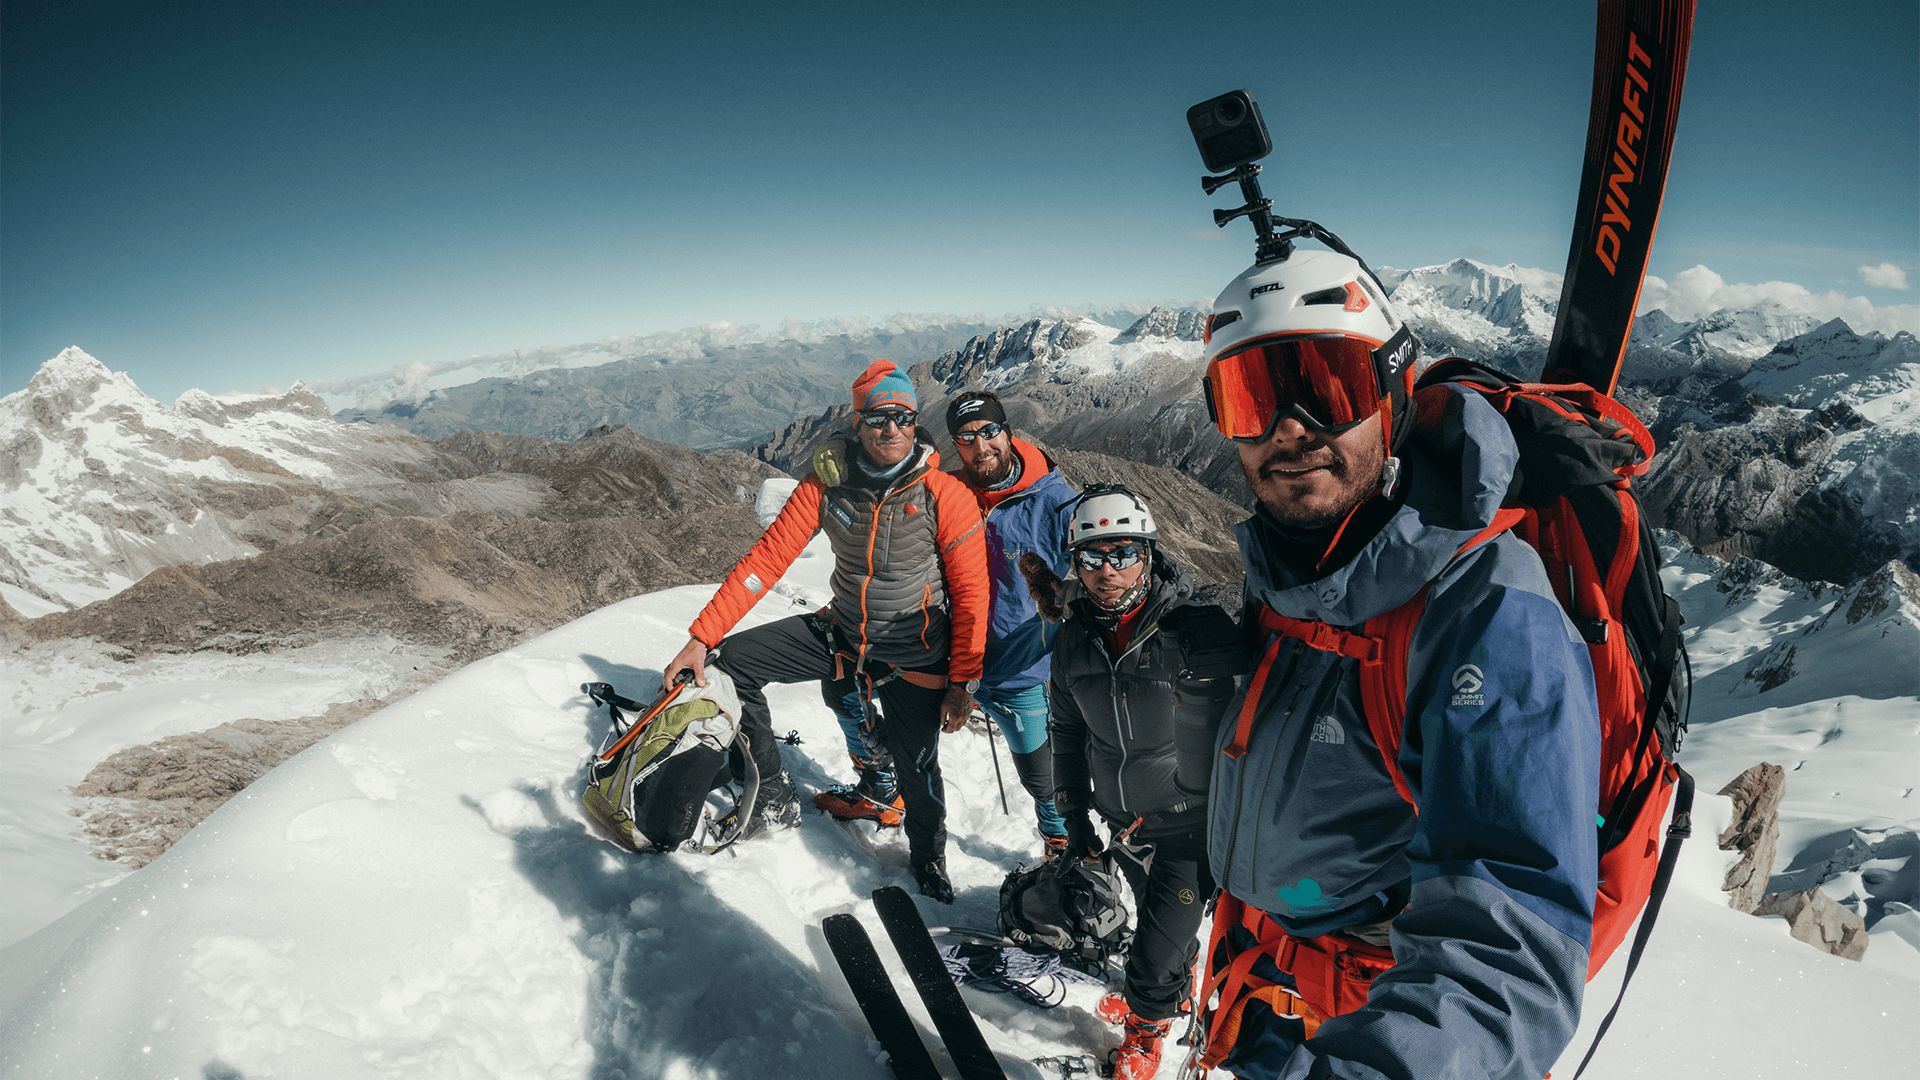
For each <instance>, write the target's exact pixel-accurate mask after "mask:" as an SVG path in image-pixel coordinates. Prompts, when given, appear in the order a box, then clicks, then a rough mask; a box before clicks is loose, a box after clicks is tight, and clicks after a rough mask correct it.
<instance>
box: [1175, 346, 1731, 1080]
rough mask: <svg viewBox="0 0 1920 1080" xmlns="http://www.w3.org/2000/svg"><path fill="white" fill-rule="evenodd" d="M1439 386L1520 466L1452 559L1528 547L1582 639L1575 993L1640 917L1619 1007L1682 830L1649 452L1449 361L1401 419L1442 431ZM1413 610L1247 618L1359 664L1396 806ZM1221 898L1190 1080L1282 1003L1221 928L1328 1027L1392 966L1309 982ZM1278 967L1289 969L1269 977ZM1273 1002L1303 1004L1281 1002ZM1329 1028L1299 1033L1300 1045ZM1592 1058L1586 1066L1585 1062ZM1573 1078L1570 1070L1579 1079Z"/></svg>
mask: <svg viewBox="0 0 1920 1080" xmlns="http://www.w3.org/2000/svg"><path fill="white" fill-rule="evenodd" d="M1442 383H1455V384H1458V385H1463V386H1467V387H1470V388H1472V389H1473V390H1474V391H1476V392H1478V393H1480V394H1481V395H1482V396H1483V397H1484V398H1485V400H1486V402H1487V403H1488V404H1489V405H1492V406H1493V407H1494V409H1495V410H1497V411H1498V412H1499V413H1500V414H1501V416H1503V417H1504V418H1505V419H1506V421H1507V424H1508V427H1509V428H1510V429H1511V431H1512V433H1513V437H1514V442H1515V443H1516V444H1517V446H1518V447H1519V451H1520V456H1519V466H1518V468H1517V469H1516V472H1515V483H1514V489H1513V491H1511V492H1510V493H1509V495H1508V499H1507V503H1508V505H1507V506H1505V507H1503V508H1502V509H1501V510H1500V511H1499V513H1498V514H1497V515H1496V517H1495V520H1494V522H1493V524H1492V525H1491V526H1490V527H1489V528H1488V529H1487V530H1486V531H1484V532H1482V533H1481V534H1480V535H1479V536H1477V537H1475V538H1474V539H1473V540H1471V541H1469V542H1468V543H1467V545H1466V546H1465V547H1463V548H1462V549H1461V550H1462V551H1463V552H1464V551H1467V550H1471V549H1472V548H1474V547H1476V546H1478V545H1480V544H1482V543H1485V542H1486V541H1488V540H1491V539H1492V538H1493V537H1495V536H1497V535H1499V534H1500V533H1501V532H1505V531H1508V530H1511V531H1512V532H1513V533H1514V535H1516V536H1518V537H1520V538H1521V539H1523V540H1525V541H1526V542H1527V543H1528V544H1530V545H1532V546H1533V548H1534V549H1535V550H1536V551H1538V552H1539V554H1540V559H1541V561H1542V562H1543V563H1544V564H1545V565H1546V570H1547V577H1548V579H1549V581H1551V583H1552V585H1553V590H1554V595H1555V597H1556V598H1557V599H1558V600H1559V601H1560V606H1561V607H1562V608H1564V609H1565V610H1566V612H1567V615H1568V617H1569V618H1570V619H1571V620H1572V622H1573V625H1574V627H1575V628H1576V629H1577V630H1579V632H1580V634H1581V636H1582V637H1583V638H1584V639H1585V640H1586V642H1587V650H1588V653H1589V655H1590V656H1591V658H1592V661H1593V675H1594V686H1595V690H1596V691H1597V696H1598V699H1599V705H1600V732H1601V744H1602V756H1601V759H1600V762H1601V764H1600V803H1599V806H1598V807H1596V808H1595V809H1596V814H1597V827H1598V828H1599V832H1600V835H1599V849H1600V887H1599V891H1598V895H1597V896H1596V898H1595V904H1594V918H1593V941H1592V945H1591V947H1590V949H1589V954H1588V955H1589V962H1588V967H1587V977H1588V979H1592V977H1593V976H1594V974H1596V973H1597V972H1598V971H1599V970H1600V968H1601V967H1602V966H1603V965H1604V964H1605V963H1606V961H1607V958H1608V957H1610V956H1612V955H1613V952H1614V950H1615V949H1616V948H1617V947H1618V946H1619V945H1620V942H1621V941H1622V940H1623V939H1624V938H1625V937H1626V933H1627V929H1628V928H1629V927H1630V926H1632V925H1633V921H1634V919H1635V918H1636V917H1638V916H1639V915H1640V912H1641V910H1642V909H1643V908H1644V909H1645V910H1646V918H1645V919H1643V920H1641V923H1640V930H1639V933H1638V934H1637V935H1635V938H1634V943H1633V948H1632V950H1631V952H1630V953H1629V954H1628V960H1627V970H1626V979H1624V980H1622V983H1621V987H1620V993H1621V996H1622V997H1624V996H1625V994H1626V981H1627V980H1631V979H1632V978H1633V969H1634V968H1635V967H1637V966H1638V964H1639V961H1640V955H1641V953H1642V952H1643V951H1644V949H1645V948H1646V943H1647V938H1648V935H1649V934H1651V932H1652V930H1653V923H1654V918H1655V916H1656V915H1657V914H1658V912H1659V910H1660V901H1661V899H1662V897H1664V896H1665V894H1666V888H1667V882H1668V880H1669V879H1670V878H1671V877H1672V874H1673V865H1674V862H1675V861H1676V860H1677V858H1678V857H1679V852H1680V842H1681V841H1682V840H1684V839H1685V838H1686V837H1687V836H1688V835H1690V833H1691V831H1692V830H1691V827H1690V825H1691V810H1692V806H1693V778H1692V777H1691V776H1688V775H1687V774H1686V772H1685V771H1684V770H1682V769H1681V768H1680V767H1679V766H1678V765H1677V764H1675V763H1674V757H1675V754H1676V753H1677V752H1678V750H1679V748H1680V740H1681V738H1682V736H1683V735H1684V733H1685V730H1686V721H1685V719H1684V717H1683V714H1682V712H1681V700H1682V698H1683V696H1684V695H1683V694H1682V688H1681V681H1680V680H1679V679H1678V678H1677V677H1676V676H1677V675H1678V673H1679V671H1680V670H1681V668H1682V667H1683V665H1684V664H1685V661H1686V653H1685V650H1684V649H1683V648H1682V647H1681V640H1680V623H1681V617H1680V607H1679V605H1678V604H1677V603H1675V602H1674V600H1673V598H1672V597H1671V596H1668V595H1667V593H1666V591H1665V589H1664V588H1663V587H1662V586H1661V583H1660V548H1659V545H1658V544H1657V543H1656V542H1655V540H1654V537H1653V530H1652V529H1651V528H1650V527H1649V526H1648V524H1647V522H1646V520H1645V519H1644V518H1643V517H1642V516H1641V514H1640V506H1639V503H1638V501H1636V500H1635V498H1634V496H1633V491H1632V481H1631V478H1632V477H1635V476H1639V475H1641V474H1642V473H1644V472H1646V471H1647V465H1648V461H1649V459H1651V458H1652V457H1653V437H1652V435H1650V434H1649V433H1648V432H1647V429H1646V427H1645V426H1644V425H1642V424H1641V423H1640V421H1639V420H1638V419H1637V418H1636V417H1635V416H1634V415H1633V413H1632V412H1630V411H1628V410H1627V408H1626V407H1625V406H1623V405H1621V404H1620V403H1619V402H1617V401H1615V400H1614V399H1613V398H1612V397H1610V396H1608V395H1606V394H1603V393H1600V392H1599V391H1597V390H1594V389H1593V388H1591V387H1589V386H1586V385H1584V384H1573V385H1565V386H1557V385H1546V384H1541V383H1523V382H1519V381H1517V380H1515V379H1512V378H1510V377H1508V376H1507V375H1504V374H1502V373H1500V372H1498V371H1494V370H1492V369H1491V368H1487V367H1483V366H1481V365H1479V364H1475V363H1473V362H1472V361H1468V360H1462V359H1458V358H1454V359H1450V360H1443V361H1441V362H1439V363H1437V364H1435V365H1433V367H1431V368H1429V369H1428V370H1427V372H1426V373H1425V374H1424V375H1423V376H1422V377H1421V378H1420V380H1419V382H1418V383H1416V384H1415V387H1414V400H1415V401H1416V402H1417V403H1418V405H1419V411H1418V413H1416V416H1427V417H1434V418H1436V419H1437V418H1438V417H1439V416H1440V415H1441V413H1442V410H1443V408H1444V406H1445V404H1446V397H1447V395H1449V394H1451V393H1452V391H1451V390H1448V389H1446V388H1445V387H1443V386H1441V385H1440V384H1442ZM1416 423H1417V421H1416ZM1416 430H1417V429H1416ZM1426 603H1427V589H1426V588H1425V587H1423V588H1421V590H1420V591H1419V592H1418V593H1416V594H1415V595H1414V597H1413V598H1412V599H1411V600H1408V601H1407V602H1406V603H1404V604H1402V605H1400V606H1399V607H1397V608H1395V609H1393V610H1392V611H1388V612H1386V613H1384V614H1381V615H1378V616H1375V617H1374V618H1372V619H1369V620H1367V622H1366V625H1365V626H1364V627H1362V628H1361V630H1360V632H1358V633H1349V632H1347V631H1343V630H1340V629H1337V628H1335V627H1332V626H1329V625H1327V624H1326V623H1320V622H1312V621H1308V620H1301V619H1292V618H1288V617H1286V616H1282V615H1277V614H1275V613H1274V612H1273V610H1272V609H1270V608H1266V607H1264V606H1263V607H1261V609H1260V620H1261V626H1262V627H1263V628H1264V629H1265V630H1266V631H1267V632H1268V633H1277V634H1280V635H1282V636H1286V637H1293V638H1298V639H1299V640H1301V641H1303V642H1305V643H1306V644H1307V645H1309V646H1311V647H1312V648H1315V649H1321V650H1325V651H1329V652H1337V653H1340V654H1342V655H1345V656H1350V657H1353V658H1355V659H1357V660H1359V661H1360V687H1361V692H1362V697H1363V707H1364V710H1365V712H1366V715H1367V725H1368V727H1369V728H1370V729H1371V730H1372V732H1373V736H1374V741H1375V742H1376V743H1377V744H1378V745H1379V747H1380V749H1381V753H1382V754H1383V756H1384V757H1385V758H1386V765H1387V771H1388V773H1389V774H1390V775H1391V776H1392V777H1393V782H1394V787H1395V788H1396V789H1397V790H1398V791H1399V792H1400V795H1401V797H1402V798H1404V799H1406V800H1407V801H1408V802H1409V803H1411V802H1413V792H1412V789H1411V788H1409V787H1408V785H1407V781H1406V778H1405V777H1404V776H1403V775H1401V772H1400V768H1399V765H1398V763H1397V760H1396V759H1397V757H1398V754H1399V750H1400V736H1401V732H1402V729H1403V728H1404V726H1405V720H1406V706H1407V657H1408V646H1409V644H1410V642H1411V641H1412V638H1413V629H1414V627H1415V625H1416V624H1418V623H1419V621H1420V616H1421V614H1422V613H1423V612H1424V611H1425V610H1426ZM1256 692H1257V691H1255V690H1249V692H1248V693H1249V695H1250V696H1251V695H1253V694H1255V693H1256ZM1245 722H1246V718H1243V724H1244V723H1245ZM1245 738H1246V733H1245V732H1242V733H1241V734H1240V736H1239V739H1238V740H1237V743H1236V744H1237V745H1244V741H1245ZM1229 752H1231V748H1229ZM1669 804H1671V805H1672V807H1673V817H1672V823H1671V825H1670V826H1669V827H1668V828H1667V830H1666V833H1667V837H1668V843H1667V844H1666V845H1665V850H1664V852H1663V851H1662V850H1661V845H1660V825H1661V822H1662V820H1664V819H1666V817H1667V808H1668V806H1669ZM1220 899H1221V903H1220V907H1219V908H1218V909H1217V910H1216V912H1215V916H1214V930H1213V935H1212V941H1211V947H1210V949H1209V953H1208V962H1207V967H1206V977H1205V981H1204V983H1203V985H1202V990H1201V994H1200V999H1199V1000H1200V1001H1201V1002H1202V1003H1203V1004H1205V1003H1206V1002H1208V1001H1210V1000H1211V999H1212V997H1213V995H1214V993H1215V992H1216V991H1218V992H1219V994H1220V1003H1219V1006H1218V1007H1217V1008H1216V1009H1214V1010H1212V1012H1211V1013H1210V1016H1209V1019H1208V1021H1207V1024H1208V1026H1207V1030H1206V1036H1207V1038H1206V1039H1205V1042H1204V1043H1202V1044H1201V1045H1202V1047H1203V1048H1204V1050H1203V1056H1201V1057H1200V1058H1199V1059H1198V1064H1199V1065H1201V1066H1202V1067H1211V1066H1213V1065H1217V1064H1219V1063H1220V1062H1221V1061H1222V1060H1224V1059H1225V1057H1226V1055H1227V1053H1228V1051H1230V1050H1231V1049H1232V1043H1233V1041H1234V1039H1235V1038H1236V1037H1237V1035H1238V1029H1239V1022H1240V1019H1241V1016H1242V1013H1243V1011H1244V1007H1245V1003H1246V1001H1248V1000H1251V999H1253V998H1255V997H1256V996H1258V997H1264V998H1268V999H1269V1000H1273V999H1275V997H1276V995H1279V994H1282V993H1284V992H1285V991H1284V990H1283V989H1282V988H1279V987H1276V986H1272V985H1269V984H1267V983H1266V982H1265V980H1262V979H1259V978H1257V977H1254V976H1252V975H1251V974H1250V972H1251V969H1252V967H1253V964H1252V959H1253V957H1251V956H1247V955H1245V954H1242V955H1240V956H1238V957H1236V956H1234V955H1233V954H1232V946H1231V945H1230V944H1229V939H1230V935H1231V933H1232V931H1233V930H1234V929H1235V928H1236V927H1239V928H1243V929H1246V930H1248V931H1251V932H1252V933H1253V935H1254V937H1255V938H1256V939H1258V940H1259V941H1261V942H1262V945H1261V946H1260V948H1259V949H1258V950H1248V952H1255V951H1265V952H1269V953H1274V952H1279V951H1282V950H1284V951H1285V953H1286V957H1284V959H1290V960H1305V961H1308V965H1307V966H1324V967H1327V968H1328V969H1329V973H1328V974H1327V975H1326V977H1325V979H1324V980H1319V981H1315V980H1312V979H1309V980H1306V981H1303V982H1301V984H1300V985H1301V986H1302V987H1305V986H1309V985H1313V986H1316V987H1318V988H1319V989H1318V992H1319V993H1320V994H1322V995H1324V996H1322V997H1321V1000H1322V1001H1323V1002H1325V1003H1327V1004H1326V1005H1325V1007H1326V1008H1330V1009H1332V1010H1333V1015H1337V1014H1338V1013H1341V1012H1346V1011H1349V1010H1350V1009H1352V1008H1357V1007H1358V1006H1359V1005H1360V1004H1363V1003H1364V1002H1365V1001H1366V990H1367V985H1368V984H1369V983H1371V981H1372V978H1373V976H1375V975H1377V974H1379V973H1380V972H1381V971H1384V970H1386V969H1387V968H1389V967H1391V966H1392V959H1391V955H1390V954H1387V953H1386V951H1385V950H1384V949H1381V950H1368V949H1365V948H1355V947H1352V946H1346V945H1342V946H1340V947H1339V952H1340V955H1338V956H1334V957H1333V958H1332V962H1331V963H1329V964H1326V965H1315V964H1314V963H1312V962H1313V961H1314V960H1315V959H1317V958H1316V957H1315V956H1314V955H1313V954H1314V953H1316V952H1317V951H1318V943H1320V942H1322V941H1324V939H1314V940H1313V941H1302V940H1298V939H1293V938H1289V937H1288V936H1287V935H1286V934H1285V933H1284V932H1277V925H1276V924H1272V923H1271V922H1270V921H1268V920H1265V919H1264V916H1263V914H1262V913H1261V912H1259V911H1258V909H1254V908H1249V907H1247V906H1246V905H1244V904H1241V903H1239V902H1238V901H1237V900H1235V899H1234V898H1233V897H1232V896H1230V895H1228V894H1224V893H1223V894H1221V898H1220ZM1372 952H1378V953H1379V954H1380V955H1378V956H1375V955H1371V953H1372ZM1349 953H1351V955H1348V954H1349ZM1223 954H1225V955H1223ZM1276 959H1282V957H1276ZM1281 967H1282V969H1283V970H1290V971H1291V970H1293V969H1292V968H1290V967H1289V965H1288V964H1285V963H1283V964H1281ZM1296 974H1298V973H1296ZM1321 982H1324V984H1325V985H1324V986H1321V985H1320V983H1321ZM1290 1000H1291V1001H1292V1003H1293V1004H1294V1005H1300V1004H1304V1002H1301V1001H1299V999H1297V998H1291V999H1290ZM1619 1007H1620V1001H1619V999H1616V1000H1615V1001H1614V1005H1613V1010H1612V1011H1610V1012H1608V1014H1607V1017H1606V1020H1605V1021H1604V1022H1602V1024H1601V1025H1600V1032H1599V1034H1597V1035H1595V1037H1594V1043H1595V1045H1596V1046H1597V1045H1598V1043H1599V1039H1600V1035H1604V1034H1605V1033H1606V1029H1607V1026H1608V1025H1610V1024H1611V1023H1612V1022H1613V1016H1614V1013H1615V1012H1617V1011H1618V1010H1619ZM1302 1015H1305V1014H1302ZM1328 1018H1329V1017H1328V1016H1323V1015H1318V1014H1316V1015H1314V1016H1312V1017H1310V1018H1309V1021H1310V1022H1309V1025H1308V1034H1309V1035H1311V1032H1312V1030H1313V1029H1314V1028H1317V1026H1318V1023H1319V1021H1320V1020H1324V1019H1328ZM1592 1055H1593V1051H1592V1049H1589V1050H1588V1051H1587V1057H1588V1059H1591V1057H1592ZM1585 1067H1586V1061H1584V1060H1583V1061H1582V1062H1581V1068H1582V1069H1584V1068H1585Z"/></svg>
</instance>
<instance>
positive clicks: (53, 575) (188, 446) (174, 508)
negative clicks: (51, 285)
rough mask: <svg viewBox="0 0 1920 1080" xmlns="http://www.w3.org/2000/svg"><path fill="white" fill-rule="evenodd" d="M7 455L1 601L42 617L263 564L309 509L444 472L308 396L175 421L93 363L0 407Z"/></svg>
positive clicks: (244, 400) (77, 355)
mask: <svg viewBox="0 0 1920 1080" xmlns="http://www.w3.org/2000/svg"><path fill="white" fill-rule="evenodd" d="M0 447H5V455H4V457H3V458H0V596H4V598H5V599H6V601H7V602H8V603H9V604H10V605H12V606H13V607H14V609H15V610H16V611H18V612H20V613H21V614H23V615H28V616H33V615H40V614H44V613H46V612H48V611H57V610H65V609H70V608H74V607H78V606H81V605H84V604H87V603H90V602H92V601H94V600H98V599H102V598H104V597H107V596H110V595H112V594H113V593H116V592H118V591H120V590H121V589H123V588H125V587H127V586H128V585H131V584H132V583H133V582H135V581H137V580H139V579H140V578H141V577H142V576H144V575H145V574H147V573H148V572H149V571H151V570H154V569H156V568H158V567H161V566H170V565H176V564H179V563H188V562H210V561H213V560H217V559H227V558H237V557H241V556H246V555H253V554H257V553H258V552H259V551H260V550H261V547H260V544H259V542H258V541H259V540H261V539H262V537H263V535H264V534H266V533H269V532H271V531H273V530H272V525H273V524H275V523H276V522H278V521H279V519H281V518H286V517H288V516H289V515H293V514H294V513H295V511H296V507H297V505H298V504H300V503H301V502H302V501H305V502H308V503H313V502H316V501H322V500H324V499H325V497H326V492H327V490H336V489H343V488H354V487H360V488H366V487H377V486H380V485H393V484H397V483H400V482H402V481H403V480H404V479H425V478H427V476H429V475H430V474H431V473H432V470H433V469H434V467H435V463H436V460H437V455H436V454H435V453H434V452H433V451H432V448H431V447H430V446H428V445H427V444H426V442H425V440H422V439H420V438H418V437H417V436H413V435H409V434H407V433H406V432H401V431H395V430H393V429H391V428H374V427H370V426H366V425H356V426H348V425H343V424H339V423H336V422H334V421H333V420H332V419H331V417H330V416H329V414H328V410H327V406H326V403H325V402H323V401H322V400H321V399H320V398H319V397H317V396H316V395H314V394H313V393H312V392H311V391H309V390H308V389H306V388H305V387H304V386H300V385H296V386H295V387H294V388H293V389H291V390H289V391H287V392H286V393H284V394H277V395H270V394H238V395H224V396H220V397H215V396H213V395H210V394H206V393H202V392H201V391H198V390H190V391H188V392H187V393H185V394H182V395H181V396H180V399H179V401H178V402H177V403H175V405H174V406H172V407H171V408H169V407H168V406H165V405H162V404H161V403H159V402H157V401H155V400H153V399H152V398H150V397H148V396H147V395H146V394H144V393H142V392H141V390H140V388H139V387H138V386H136V385H135V384H134V382H133V380H132V379H131V378H129V377H128V376H127V375H126V373H124V372H114V371H109V370H108V369H107V367H106V365H104V364H102V363H100V361H98V360H96V359H94V358H93V357H92V356H89V355H88V354H87V353H85V352H83V351H81V350H80V349H78V348H67V349H65V350H63V351H62V352H61V353H60V354H59V355H58V356H56V357H54V358H53V359H51V360H49V361H47V362H46V363H45V364H44V365H42V366H41V368H40V370H39V371H38V372H37V373H35V375H34V376H33V378H32V379H31V380H30V381H29V382H28V383H27V385H26V387H25V388H24V389H22V390H19V391H16V392H14V393H12V394H9V395H7V396H6V397H5V398H0Z"/></svg>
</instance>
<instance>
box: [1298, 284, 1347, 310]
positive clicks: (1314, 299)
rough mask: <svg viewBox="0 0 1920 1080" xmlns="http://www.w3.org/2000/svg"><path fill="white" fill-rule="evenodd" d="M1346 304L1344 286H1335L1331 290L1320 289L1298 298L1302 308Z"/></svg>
mask: <svg viewBox="0 0 1920 1080" xmlns="http://www.w3.org/2000/svg"><path fill="white" fill-rule="evenodd" d="M1346 302H1347V289H1346V286H1344V285H1336V286H1334V287H1333V288H1331V289H1321V290H1320V291H1319V292H1312V293H1308V294H1307V295H1305V296H1303V297H1301V298H1300V304H1301V306H1302V307H1304V306H1306V305H1308V304H1345V303H1346Z"/></svg>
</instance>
